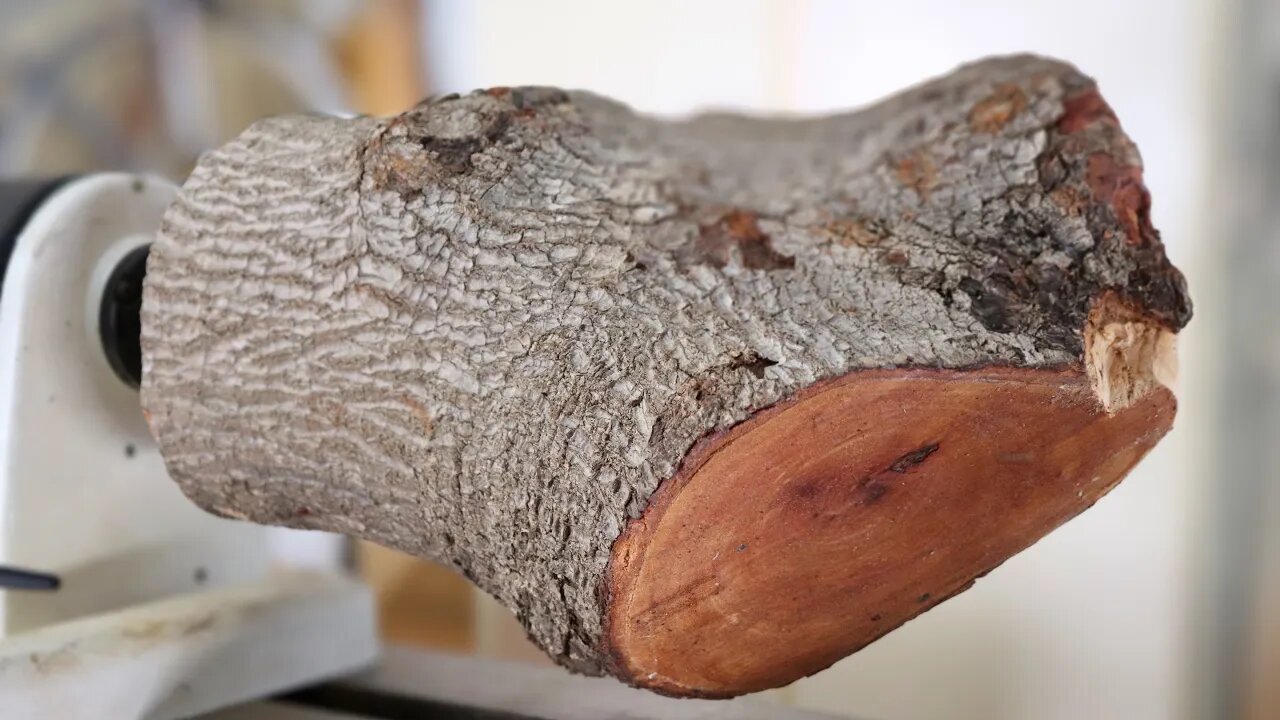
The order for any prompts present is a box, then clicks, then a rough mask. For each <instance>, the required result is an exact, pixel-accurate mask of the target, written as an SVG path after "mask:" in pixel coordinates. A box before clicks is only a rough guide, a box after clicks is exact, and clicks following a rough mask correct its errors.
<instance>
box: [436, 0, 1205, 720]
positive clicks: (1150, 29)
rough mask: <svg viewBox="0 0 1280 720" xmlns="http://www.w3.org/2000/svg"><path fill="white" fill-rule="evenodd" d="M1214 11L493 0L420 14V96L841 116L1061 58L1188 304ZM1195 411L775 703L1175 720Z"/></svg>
mask: <svg viewBox="0 0 1280 720" xmlns="http://www.w3.org/2000/svg"><path fill="white" fill-rule="evenodd" d="M1215 8H1216V5H1212V3H1211V0H1125V1H1123V2H1121V1H1119V0H1071V1H1069V2H1064V1H1063V0H1050V1H1039V0H1036V1H1031V0H1022V1H1021V2H1020V1H1019V0H1006V1H1005V2H996V1H992V0H989V1H986V2H953V1H950V0H893V1H892V2H884V0H856V1H853V2H837V1H835V0H826V1H823V0H810V1H809V2H801V1H796V2H781V1H779V2H768V1H765V0H754V1H743V0H738V1H736V2H735V1H732V0H717V1H714V2H698V3H693V2H678V1H676V0H647V1H645V2H634V3H632V2H627V3H621V2H618V3H614V2H593V1H592V0H558V1H554V2H520V1H518V0H509V1H506V2H503V1H500V0H489V1H488V2H478V3H460V2H452V3H446V2H436V3H433V4H430V5H429V11H428V12H427V13H426V16H425V19H424V22H425V24H426V29H427V43H426V45H427V47H428V57H427V58H426V61H427V65H428V68H429V71H430V72H431V74H432V75H433V81H434V86H435V88H434V89H436V90H439V91H453V90H458V91H464V90H469V89H471V88H474V87H481V86H487V85H519V84H554V85H562V86H568V87H579V88H588V89H592V90H596V91H599V92H603V93H607V94H610V95H613V96H615V97H618V98H620V99H622V100H625V101H627V102H629V103H631V104H632V105H634V106H636V107H637V108H640V109H643V110H648V111H653V112H659V113H685V112H689V111H691V110H694V109H697V108H705V107H733V108H743V109H752V110H770V111H797V112H799V111H805V112H808V111H821V110H827V109H835V108H844V107H848V106H853V105H861V104H865V103H867V102H869V101H871V100H874V99H876V98H878V97H880V96H883V95H885V94H887V93H890V92H893V91H895V90H897V89H899V88H902V87H905V86H907V85H910V84H913V83H916V82H918V81H920V80H922V79H924V78H926V77H928V76H931V75H936V74H939V73H943V72H946V71H947V70H949V69H950V68H952V67H954V66H955V65H957V64H959V63H962V62H965V61H968V60H972V59H975V58H978V57H980V56H983V55H989V54H994V53H1005V52H1020V51H1027V50H1032V51H1036V52H1041V53H1046V54H1050V55H1055V56H1058V57H1061V58H1063V59H1066V60H1069V61H1072V62H1074V63H1075V64H1077V65H1078V66H1079V67H1080V68H1081V69H1083V70H1084V71H1085V72H1087V73H1089V74H1091V75H1093V76H1094V77H1096V78H1097V79H1098V81H1099V83H1100V85H1101V88H1102V91H1103V93H1104V94H1105V96H1106V97H1107V98H1108V100H1109V101H1110V102H1111V104H1112V106H1113V107H1114V108H1115V110H1116V112H1117V114H1118V115H1119V117H1120V118H1121V120H1122V122H1123V124H1124V126H1125V128H1126V130H1127V131H1128V132H1129V133H1130V135H1132V136H1133V137H1134V138H1135V139H1136V140H1137V142H1138V144H1139V146H1140V148H1141V149H1142V152H1143V156H1144V159H1145V162H1146V167H1147V181H1148V186H1149V187H1150V189H1151V192H1152V195H1153V197H1154V198H1155V206H1154V208H1153V215H1154V220H1155V223H1156V226H1157V227H1159V228H1161V229H1162V230H1163V231H1164V237H1165V240H1166V242H1167V244H1168V251H1169V254H1170V256H1171V257H1172V258H1173V260H1174V262H1175V263H1176V264H1178V265H1179V266H1180V267H1182V268H1183V269H1184V270H1185V271H1186V272H1187V274H1188V275H1189V280H1190V283H1191V286H1192V288H1193V289H1196V288H1201V289H1203V288H1205V287H1206V283H1208V282H1209V281H1210V280H1211V279H1210V278H1209V277H1208V275H1209V271H1208V270H1207V269H1205V266H1206V265H1207V263H1204V262H1197V260H1198V259H1199V256H1200V255H1201V253H1202V251H1203V250H1202V249H1203V248H1205V247H1207V246H1208V243H1205V244H1201V243H1200V242H1199V241H1200V237H1201V236H1202V230H1203V228H1204V226H1205V224H1206V223H1205V222H1204V217H1205V214H1204V213H1205V210H1206V208H1205V207H1203V206H1202V203H1201V201H1200V200H1199V198H1200V197H1202V194H1203V191H1204V189H1205V187H1206V180H1205V177H1204V175H1205V172H1206V168H1207V167H1208V163H1207V161H1206V154H1207V152H1208V149H1209V143H1208V140H1209V125H1210V121H1211V119H1212V112H1213V101H1214V99H1215V98H1214V96H1213V94H1212V88H1211V82H1210V78H1211V77H1212V76H1211V71H1212V70H1213V67H1212V65H1211V64H1210V61H1209V58H1210V54H1211V51H1212V50H1213V49H1215V48H1214V47H1213V45H1214V44H1215V41H1214V37H1215V36H1214V28H1217V27H1221V26H1222V18H1221V17H1220V16H1221V15H1222V14H1223V13H1222V12H1219V11H1217V10H1216V9H1215ZM1209 241H1210V242H1212V239H1209ZM1204 252H1205V255H1206V256H1207V251H1204ZM1201 324H1202V325H1203V323H1201ZM1205 334H1206V333H1204V332H1203V331H1200V330H1198V329H1197V326H1196V324H1194V323H1193V325H1192V326H1191V328H1190V329H1189V331H1188V332H1187V333H1185V334H1184V336H1183V337H1184V340H1183V347H1184V352H1183V360H1184V377H1195V376H1196V372H1195V371H1196V369H1197V368H1201V367H1202V366H1203V365H1204V364H1205V363H1206V359H1205V355H1206V353H1205V351H1204V347H1203V341H1202V340H1201V337H1202V336H1204V335H1205ZM1188 346H1190V347H1188ZM1188 350H1189V351H1190V352H1188ZM1206 396H1207V392H1205V390H1204V389H1203V388H1202V387H1200V386H1198V385H1194V384H1188V387H1185V388H1184V392H1183V393H1182V395H1181V397H1182V407H1181V416H1180V419H1179V425H1178V427H1177V428H1176V429H1175V431H1174V432H1173V433H1172V434H1171V435H1170V436H1169V438H1167V439H1166V441H1165V442H1164V443H1163V444H1162V445H1161V446H1160V447H1159V448H1158V449H1157V450H1156V451H1155V452H1154V453H1153V454H1152V455H1151V456H1150V457H1149V458H1148V459H1147V460H1146V461H1145V462H1144V463H1143V464H1142V465H1141V467H1140V468H1139V469H1138V470H1137V471H1136V472H1135V473H1134V474H1133V475H1132V476H1131V477H1130V478H1129V479H1128V480H1127V481H1126V482H1125V483H1124V484H1123V485H1121V487H1119V488H1118V489H1117V490H1116V491H1114V492H1113V493H1112V494H1111V495H1110V496H1109V497H1108V498H1106V499H1104V500H1103V501H1102V502H1101V503H1099V504H1098V506H1097V507H1095V508H1094V509H1093V510H1091V511H1090V512H1088V513H1085V514H1084V515H1083V516H1081V517H1080V518H1078V519H1076V520H1075V521H1073V522H1071V523H1069V524H1068V525H1067V526H1065V527H1064V528H1062V529H1061V530H1059V531H1057V532H1055V533H1054V534H1052V535H1051V536H1050V537H1048V538H1047V539H1045V540H1044V541H1042V542H1041V543H1040V544H1038V545H1036V546H1035V547H1034V548H1032V549H1031V550H1030V551H1028V552H1026V553H1023V554H1022V555H1020V556H1018V557H1016V558H1014V559H1013V560H1010V561H1009V562H1008V563H1006V564H1005V565H1004V566H1003V567H1001V568H1000V569H999V570H997V571H996V572H994V573H992V574H991V575H990V576H988V577H987V578H986V579H984V580H982V581H980V582H979V583H978V584H977V585H976V587H975V588H974V589H972V590H970V591H969V592H968V593H966V594H964V595H961V596H960V597H958V598H956V599H953V600H951V601H949V602H947V603H945V604H943V605H942V606H940V607H938V608H937V609H935V610H933V611H931V612H929V613H927V614H926V615H924V616H922V617H921V618H919V619H917V620H915V621H912V622H911V623H909V624H908V625H907V626H905V627H903V628H902V629H900V630H899V631H897V632H895V633H893V634H891V635H890V636H888V637H886V638H885V639H883V640H881V641H879V642H878V643H876V644H875V645H873V646H871V647H870V648H868V649H866V650H864V651H863V652H861V653H859V654H858V655H856V656H854V657H852V658H849V659H847V660H845V661H843V662H841V663H839V664H837V665H836V666H835V667H833V668H832V669H830V670H828V671H826V672H824V673H820V674H819V675H817V676H814V677H812V678H809V679H806V680H803V681H801V682H799V683H797V684H796V685H795V686H793V687H792V688H791V689H789V690H788V691H786V692H785V693H784V696H785V697H788V698H790V699H791V700H792V701H794V702H796V703H799V704H802V705H805V706H808V707H813V708H819V709H824V710H829V711H836V712H841V713H846V714H849V715H853V716H856V717H864V718H882V719H884V720H912V719H915V718H921V719H923V718H929V719H943V718H945V719H947V720H965V719H968V718H972V719H974V720H979V719H980V720H1002V719H1006V718H1008V719H1022V718H1035V719H1036V720H1059V719H1060V720H1080V719H1082V718H1090V719H1099V720H1105V719H1109V718H1116V719H1117V720H1120V719H1124V720H1130V719H1134V720H1140V719H1145V718H1151V719H1153V720H1156V719H1160V720H1163V719H1165V718H1176V717H1190V711H1189V710H1188V708H1189V701H1190V699H1191V698H1190V693H1191V692H1192V688H1193V687H1194V686H1193V683H1192V675H1193V673H1192V667H1193V666H1192V662H1193V658H1192V656H1193V647H1192V645H1191V642H1190V637H1191V623H1192V617H1193V614H1194V612H1195V611H1196V610H1197V609H1198V603H1199V602H1200V600H1199V595H1198V593H1197V591H1196V587H1197V577H1198V575H1197V574H1196V570H1195V568H1196V565H1195V563H1196V561H1197V559H1198V557H1197V554H1196V552H1197V544H1198V542H1199V540H1198V538H1199V537H1201V536H1202V523H1203V513H1204V511H1203V510H1202V507H1203V505H1204V503H1203V502H1202V501H1203V500H1204V499H1205V497H1206V496H1207V495H1208V493H1209V489H1208V487H1207V486H1206V484H1205V483H1203V482H1202V481H1201V478H1202V477H1203V475H1204V473H1203V469H1204V468H1203V467H1201V466H1199V465H1197V463H1196V462H1193V459H1194V458H1197V457H1200V455H1201V453H1200V452H1199V450H1200V445H1198V444H1197V440H1196V438H1197V437H1199V433H1198V429H1197V428H1198V426H1207V421H1206V420H1203V419H1201V418H1203V417H1204V416H1205V414H1206V413H1205V412H1204V410H1205V407H1206V404H1207V402H1208V399H1207V397H1206Z"/></svg>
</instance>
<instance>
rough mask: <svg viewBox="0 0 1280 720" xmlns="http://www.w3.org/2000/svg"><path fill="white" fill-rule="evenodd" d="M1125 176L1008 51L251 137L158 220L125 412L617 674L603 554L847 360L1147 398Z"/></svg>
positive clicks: (468, 102)
mask: <svg viewBox="0 0 1280 720" xmlns="http://www.w3.org/2000/svg"><path fill="white" fill-rule="evenodd" d="M1140 168H1141V165H1140V161H1139V157H1138V154H1137V151H1136V149H1135V148H1134V146H1133V144H1132V143H1131V142H1130V141H1129V140H1128V139H1127V138H1126V136H1125V135H1124V134H1123V132H1122V131H1121V129H1120V127H1119V124H1118V123H1117V122H1116V120H1115V118H1114V117H1113V116H1112V114H1111V112H1110V110H1109V109H1108V108H1107V106H1106V104H1105V103H1104V102H1103V101H1102V99H1101V98H1100V96H1099V95H1098V93H1097V91H1096V89H1095V87H1094V85H1093V83H1092V82H1091V81H1090V80H1089V79H1088V78H1086V77H1084V76H1082V75H1081V74H1079V73H1078V72H1077V71H1076V70H1074V69H1073V68H1071V67H1069V66H1067V65H1064V64H1061V63H1057V62H1053V61H1049V60H1044V59H1040V58H1034V57H1026V56H1023V57H1011V58H1001V59H994V60H988V61H983V62H979V63H976V64H973V65H969V66H966V67H964V68H961V69H959V70H958V71H956V72H954V73H953V74H951V75H949V76H946V77H944V78H941V79H938V80H934V81H931V82H929V83H927V84H925V85H922V86H919V87H917V88H914V89H912V90H909V91H907V92H905V93H903V94H901V95H898V96H896V97H893V98H891V99H888V100H886V101H884V102H882V103H880V104H878V105H876V106H874V107H871V108H868V109H864V110H862V111H859V112H855V113H851V114H844V115H838V116H831V117H824V118H817V119H806V120H797V119H791V120H782V119H753V118H743V117H732V116H703V117H698V118H694V119H691V120H688V121H679V122H666V121H659V120H655V119H651V118H646V117H643V116H638V115H636V114H634V113H632V112H631V111H630V110H628V109H627V108H626V107H624V106H622V105H619V104H617V103H614V102H612V101H609V100H606V99H603V98H600V97H596V96H594V95H590V94H586V93H574V92H562V91H559V90H553V89H547V88H519V89H506V88H495V89H491V90H487V91H481V92H476V93H473V94H470V95H467V96H463V97H458V96H447V97H439V98H434V99H430V100H428V101H426V102H424V103H422V104H421V105H419V106H417V107H415V108H413V109H412V110H410V111H408V112H406V113H405V114H403V115H401V116H398V117H395V118H392V119H370V118H360V119H353V120H342V119H333V118H321V117H302V116H293V117H285V118H277V119H271V120H266V121H263V122H260V123H258V124H256V125H254V126H253V127H252V128H250V129H249V130H247V131H246V132H245V133H244V134H243V135H242V136H241V137H240V138H239V139H237V140H235V141H234V142H232V143H231V144H229V145H227V146H225V147H223V148H221V149H219V150H217V151H215V152H212V153H209V154H207V155H206V156H205V157H203V158H202V159H201V161H200V163H199V165H198V167H197V168H196V170H195V171H194V173H193V174H192V175H191V177H190V179H189V180H188V181H187V183H186V185H185V187H184V188H183V191H182V194H181V197H180V199H179V200H178V202H177V203H176V204H175V205H174V206H173V207H172V208H171V209H170V211H169V212H168V214H167V216H166V218H165V222H164V225H163V228H162V230H161V232H160V234H159V236H158V237H157V239H156V242H155V244H154V246H153V250H152V253H151V257H150V261H149V272H148V276H147V282H146V289H145V294H144V307H143V351H144V381H143V388H142V393H143V404H144V406H145V408H146V410H147V411H148V413H149V417H150V423H151V427H152V430H153V432H154V434H155V436H156V438H157V439H158V441H159V443H160V446H161V449H162V451H163V454H164V456H165V458H166V461H167V464H168V468H169V470H170V472H171V474H172V476H173V477H174V479H175V480H176V481H177V482H178V483H179V484H180V485H181V486H182V488H183V490H184V491H185V492H186V493H187V494H188V495H189V496H190V497H191V498H192V499H194V500H195V501H196V502H197V503H199V504H200V505H201V506H203V507H205V508H207V509H209V510H211V511H213V512H216V513H219V514H222V515H226V516H230V517H237V518H247V519H250V520H253V521H257V522H263V523H271V524H282V525H289V526H295V527H312V528H323V529H327V530H335V531H339V532H346V533H351V534H354V535H359V536H361V537H365V538H369V539H372V540H375V541H377V542H380V543H384V544H386V545H390V546H392V547H396V548H400V549H402V550H405V551H408V552H411V553H414V554H418V555H422V556H426V557H431V558H436V559H439V560H441V561H444V562H447V563H451V564H453V565H454V566H456V567H457V568H459V570H460V571H462V572H463V573H465V574H466V575H467V576H468V577H470V578H471V579H472V580H474V581H475V582H476V583H478V584H479V585H480V586H481V587H483V588H484V589H485V590H487V591H489V592H490V593H492V594H493V595H495V596H496V597H498V598H499V599H500V600H501V601H502V602H504V603H505V604H506V605H507V606H508V607H510V608H511V609H512V610H513V611H514V612H515V613H516V615H517V616H518V617H519V618H520V620H521V621H522V622H523V623H524V625H525V627H526V628H528V631H529V634H530V636H531V637H532V639H533V640H534V641H535V642H536V643H537V644H538V645H540V646H541V647H542V648H544V649H545V650H546V651H547V652H548V653H550V654H551V655H552V656H553V657H555V658H556V659H557V660H558V661H559V662H561V663H563V664H565V665H567V666H569V667H572V668H575V669H577V670H581V671H584V672H592V673H599V672H604V671H608V670H613V671H615V672H617V671H618V667H617V666H616V665H614V666H611V665H610V662H611V661H610V660H609V657H608V648H606V647H605V646H606V644H607V643H606V641H605V629H604V627H603V625H602V622H603V617H604V604H605V603H606V602H607V600H608V598H607V595H606V593H604V592H603V591H602V588H603V583H604V578H605V575H606V569H607V566H608V565H609V562H610V552H611V547H612V546H613V544H614V541H615V540H616V539H617V538H618V537H619V535H620V534H621V533H622V531H623V529H624V526H625V525H626V524H627V523H628V521H629V520H632V519H634V518H637V517H640V516H641V514H642V513H643V512H644V510H645V508H646V504H647V503H648V502H649V499H650V497H651V495H653V493H654V491H655V490H656V489H657V488H658V486H659V484H660V483H662V482H663V480H664V479H666V478H669V477H671V476H672V475H673V474H674V473H675V472H676V470H677V468H679V467H680V464H681V461H682V459H683V458H684V457H685V456H686V453H688V452H689V450H690V448H691V447H693V446H694V444H695V443H696V442H697V441H698V440H699V439H700V438H702V437H704V436H706V435H707V434H708V433H710V432H713V431H717V430H723V429H725V428H728V427H730V426H733V425H734V424H736V423H739V422H741V421H743V420H744V419H746V418H748V417H749V416H751V415H752V413H754V412H756V411H758V410H761V409H763V408H768V407H769V406H771V405H774V404H775V403H778V402H779V401H780V400H783V399H786V398H788V397H790V396H792V395H794V394H795V393H797V392H798V391H800V390H802V389H804V388H806V387H809V386H811V385H814V384H815V383H817V382H818V381H821V380H823V379H827V378H835V377H839V376H843V375H846V374H848V373H851V372H854V371H858V370H861V369H867V368H970V367H975V366H1010V367H1016V368H1044V369H1052V370H1053V371H1055V372H1057V371H1070V372H1076V373H1080V374H1083V373H1085V372H1086V365H1088V373H1089V376H1090V378H1091V379H1092V380H1093V382H1094V390H1095V393H1096V394H1097V396H1098V397H1099V398H1101V399H1104V400H1106V403H1107V405H1108V409H1110V410H1119V409H1122V408H1124V407H1125V406H1127V405H1129V404H1131V403H1133V402H1136V401H1137V400H1138V399H1140V398H1141V397H1142V396H1143V395H1144V394H1145V393H1146V392H1147V391H1148V390H1149V389H1150V387H1154V384H1153V383H1151V382H1150V377H1151V376H1152V373H1151V372H1150V368H1149V366H1150V365H1151V360H1150V357H1149V355H1150V354H1151V353H1153V352H1154V349H1155V348H1157V346H1159V345H1161V343H1162V342H1164V339H1166V338H1167V337H1171V333H1172V332H1176V331H1177V330H1178V329H1179V328H1181V327H1182V326H1183V325H1184V324H1185V323H1186V321H1187V320H1188V318H1189V316H1190V306H1189V301H1188V300H1187V296H1186V293H1185V289H1184V285H1183V280H1182V277H1181V275H1180V274H1179V273H1178V272H1177V271H1176V270H1175V269H1174V268H1173V267H1171V266H1170V264H1169V263H1168V261H1167V260H1166V259H1165V257H1164V252H1163V248H1162V247H1161V244H1160V241H1159V237H1158V234H1157V233H1156V231H1155V230H1154V229H1152V227H1151V224H1150V222H1149V219H1148V206H1149V201H1148V197H1147V194H1146V191H1145V190H1144V189H1143V187H1142V184H1141V169H1140ZM1104 297H1105V298H1106V300H1105V302H1104V301H1103V298H1104ZM1091 312H1092V313H1093V319H1092V320H1091V319H1090V314H1091ZM1113 316H1114V317H1113ZM1091 323H1092V324H1091ZM1126 323H1127V324H1126ZM1094 326H1097V327H1105V328H1109V330H1108V332H1109V334H1105V333H1104V334H1099V335H1097V337H1098V338H1102V339H1101V340H1096V341H1095V340H1093V339H1091V338H1093V337H1094V336H1092V335H1089V334H1088V333H1086V329H1087V328H1089V327H1094ZM1135 338H1137V340H1135ZM1087 343H1088V344H1090V345H1091V349H1090V351H1089V352H1088V353H1086V344H1087ZM1095 343H1097V344H1096V345H1095ZM1139 346H1140V347H1139ZM1134 348H1137V349H1134ZM1091 358H1093V359H1091ZM1109 358H1112V359H1115V362H1114V363H1113V362H1112V361H1111V360H1110V359H1109ZM1131 366H1132V367H1131ZM1144 383H1145V384H1144ZM1112 384H1114V387H1110V386H1111V385H1112ZM1048 529H1049V528H1044V530H1045V531H1047V530H1048ZM633 679H634V678H633Z"/></svg>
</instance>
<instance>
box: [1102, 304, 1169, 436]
mask: <svg viewBox="0 0 1280 720" xmlns="http://www.w3.org/2000/svg"><path fill="white" fill-rule="evenodd" d="M1084 348H1085V368H1086V371H1087V373H1088V375H1089V382H1090V383H1091V384H1092V386H1093V392H1094V395H1095V396H1097V398H1098V402H1099V403H1101V404H1102V407H1103V408H1104V409H1106V411H1107V412H1109V413H1114V412H1118V411H1120V410H1123V409H1125V408H1127V407H1129V406H1130V405H1133V404H1134V403H1136V402H1138V401H1139V400H1141V399H1142V398H1143V397H1144V396H1146V394H1147V393H1149V392H1151V391H1152V390H1154V389H1156V388H1158V387H1161V386H1164V387H1169V388H1172V387H1173V383H1174V382H1175V380H1176V379H1177V375H1178V356H1177V335H1176V334H1175V333H1174V332H1172V331H1170V330H1168V329H1166V328H1165V327H1163V326H1161V325H1160V324H1158V323H1155V322H1153V321H1152V320H1150V319H1149V318H1147V317H1145V316H1144V315H1143V314H1142V313H1139V312H1135V311H1134V310H1133V309H1131V308H1130V307H1129V306H1128V305H1126V304H1125V303H1123V302H1121V301H1120V300H1118V299H1116V298H1115V297H1114V296H1111V295H1107V296H1104V297H1103V298H1102V300H1101V301H1100V302H1098V303H1097V304H1095V306H1094V308H1093V310H1092V312H1090V314H1089V321H1088V323H1087V324H1086V325H1085V330H1084Z"/></svg>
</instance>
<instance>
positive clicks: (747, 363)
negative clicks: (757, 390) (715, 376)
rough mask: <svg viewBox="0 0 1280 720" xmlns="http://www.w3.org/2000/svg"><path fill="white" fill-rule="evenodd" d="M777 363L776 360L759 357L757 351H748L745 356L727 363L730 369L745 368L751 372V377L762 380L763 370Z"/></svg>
mask: <svg viewBox="0 0 1280 720" xmlns="http://www.w3.org/2000/svg"><path fill="white" fill-rule="evenodd" d="M777 364H778V362H777V361H776V360H770V359H769V358H766V357H761V356H760V355H759V354H757V353H748V354H747V355H746V356H745V357H741V358H738V359H735V360H734V361H733V362H731V363H729V368H730V369H732V370H746V371H747V372H749V373H751V376H752V377H754V378H756V379H758V380H762V379H764V371H765V370H766V369H768V368H771V367H773V366H774V365H777Z"/></svg>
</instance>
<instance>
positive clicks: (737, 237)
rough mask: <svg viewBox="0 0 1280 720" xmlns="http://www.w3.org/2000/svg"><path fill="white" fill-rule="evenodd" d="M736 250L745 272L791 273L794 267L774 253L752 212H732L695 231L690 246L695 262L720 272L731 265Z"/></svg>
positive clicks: (788, 259)
mask: <svg viewBox="0 0 1280 720" xmlns="http://www.w3.org/2000/svg"><path fill="white" fill-rule="evenodd" d="M735 249H736V250H737V254H738V256H739V257H740V262H741V263H742V266H743V267H745V268H747V269H748V270H790V269H791V268H794V267H795V266H796V259H795V258H794V257H791V256H790V255H783V254H782V253H780V252H778V251H777V250H774V249H773V245H772V242H771V239H770V237H769V236H768V235H766V234H765V233H764V232H763V231H762V230H761V229H760V224H759V219H758V216H757V215H756V214H755V213H753V212H750V211H747V210H731V211H729V212H727V213H725V214H724V215H723V216H721V217H720V219H719V220H717V221H716V222H714V223H712V224H710V225H703V226H701V227H699V228H698V237H697V238H696V239H695V240H694V243H693V251H694V259H695V261H697V262H702V263H706V264H708V265H711V266H713V267H718V268H723V267H725V266H726V265H728V264H729V263H730V262H732V260H733V255H734V252H733V251H734V250H735Z"/></svg>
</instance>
